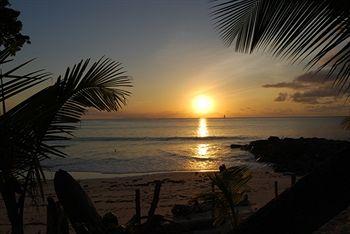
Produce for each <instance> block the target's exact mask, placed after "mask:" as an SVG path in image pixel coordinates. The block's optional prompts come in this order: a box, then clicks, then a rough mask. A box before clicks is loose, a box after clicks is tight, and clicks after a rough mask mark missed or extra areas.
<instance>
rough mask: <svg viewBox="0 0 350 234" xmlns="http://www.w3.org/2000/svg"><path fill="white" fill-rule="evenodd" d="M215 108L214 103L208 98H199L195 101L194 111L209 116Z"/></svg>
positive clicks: (202, 96)
mask: <svg viewBox="0 0 350 234" xmlns="http://www.w3.org/2000/svg"><path fill="white" fill-rule="evenodd" d="M212 108H213V101H212V99H211V98H210V97H208V96H204V95H201V96H197V97H195V98H194V100H193V109H194V111H195V112H196V113H197V114H208V113H209V112H210V111H211V110H212Z"/></svg>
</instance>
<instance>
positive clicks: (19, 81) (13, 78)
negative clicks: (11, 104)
mask: <svg viewBox="0 0 350 234" xmlns="http://www.w3.org/2000/svg"><path fill="white" fill-rule="evenodd" d="M10 55H11V51H10V49H4V50H2V51H0V65H2V64H5V63H7V62H10V61H12V60H11V59H8V58H9V56H10ZM33 60H34V59H32V60H29V61H27V62H25V63H23V64H21V65H18V66H16V67H14V68H12V69H10V70H9V71H6V72H1V73H0V81H1V86H0V102H3V101H5V100H6V99H8V98H10V97H12V96H14V95H16V94H18V93H20V92H22V91H24V90H27V89H29V88H31V87H33V86H35V85H37V84H40V83H42V82H44V81H45V80H47V79H48V78H50V73H47V72H43V71H44V70H37V71H34V72H30V73H27V74H25V75H18V74H16V72H18V70H20V69H21V68H23V67H24V66H26V65H28V64H29V63H30V62H32V61H33Z"/></svg>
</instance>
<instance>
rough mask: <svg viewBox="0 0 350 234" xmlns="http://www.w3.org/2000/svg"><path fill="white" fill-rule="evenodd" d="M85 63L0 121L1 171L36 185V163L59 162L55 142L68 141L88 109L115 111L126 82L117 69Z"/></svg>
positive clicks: (117, 65) (123, 99)
mask: <svg viewBox="0 0 350 234" xmlns="http://www.w3.org/2000/svg"><path fill="white" fill-rule="evenodd" d="M88 65H89V59H88V60H86V61H81V62H80V63H78V64H76V65H74V67H73V68H72V69H70V68H68V69H67V70H66V73H65V75H64V76H63V77H61V76H60V77H59V78H58V79H57V82H56V83H55V84H54V85H52V86H50V87H47V88H45V89H43V90H42V91H40V92H38V93H37V94H35V95H33V96H32V97H30V98H28V99H27V100H25V101H23V102H22V103H20V104H19V105H17V106H16V107H14V108H12V109H11V110H10V111H8V112H7V113H6V114H4V115H3V116H1V117H0V124H1V126H3V127H4V128H5V130H6V131H7V135H8V136H11V137H10V138H8V139H2V140H3V141H2V142H1V143H0V144H1V147H0V148H1V150H2V151H3V153H2V154H1V155H4V156H2V157H1V158H0V165H1V166H0V167H1V168H0V170H1V171H2V172H3V173H11V174H14V175H16V176H20V177H25V176H27V172H28V171H32V172H33V174H34V177H35V178H36V179H37V180H38V181H40V179H41V178H42V177H43V173H42V172H41V167H40V161H41V160H43V159H45V158H49V157H50V156H53V155H55V156H64V155H65V154H64V153H63V152H61V151H60V150H59V146H60V145H55V143H56V142H57V141H60V140H67V139H69V138H70V135H71V133H72V131H73V130H74V129H75V128H76V125H75V123H77V122H79V121H80V118H81V116H82V115H83V114H84V113H85V111H86V110H87V109H88V108H90V107H92V108H96V109H98V110H102V111H116V110H119V109H120V108H121V107H122V106H123V105H124V104H125V103H126V97H127V96H129V94H130V92H129V91H126V90H125V88H128V87H130V86H131V83H130V78H129V77H128V76H125V75H124V71H123V70H122V69H123V67H121V64H120V63H118V62H114V61H112V60H110V59H100V60H98V61H97V62H95V63H93V64H92V65H91V66H90V67H88Z"/></svg>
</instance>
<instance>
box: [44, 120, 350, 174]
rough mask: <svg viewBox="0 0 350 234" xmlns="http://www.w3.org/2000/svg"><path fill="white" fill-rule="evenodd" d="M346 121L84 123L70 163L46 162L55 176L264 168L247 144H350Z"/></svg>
mask: <svg viewBox="0 0 350 234" xmlns="http://www.w3.org/2000/svg"><path fill="white" fill-rule="evenodd" d="M342 120H343V118H341V117H317V118H316V117H291V118H223V119H205V118H201V119H117V120H84V121H82V122H81V125H80V126H79V128H78V129H77V130H76V131H75V132H74V135H75V136H74V137H73V139H72V140H71V141H69V142H66V143H65V144H67V147H65V148H64V149H63V152H65V153H66V154H67V157H66V158H55V157H53V158H52V159H50V160H46V161H44V162H43V165H44V167H45V168H47V169H48V170H51V171H55V170H57V169H64V170H67V171H70V172H90V173H91V172H92V173H103V174H108V173H111V174H114V175H115V174H119V175H128V174H129V175H131V174H135V173H136V174H137V173H157V172H174V171H210V170H216V169H217V168H218V166H219V165H221V164H223V163H224V164H226V165H227V166H231V165H242V164H249V165H250V166H259V165H261V164H259V163H257V162H256V160H255V158H254V157H253V156H252V155H251V154H250V153H248V152H245V151H241V150H239V149H231V148H230V144H247V143H249V142H250V141H253V140H257V139H266V138H267V137H269V136H278V137H282V138H283V137H323V138H328V139H342V140H348V139H349V136H350V132H349V131H345V130H343V129H342V127H341V122H342Z"/></svg>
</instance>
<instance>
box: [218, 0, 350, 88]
mask: <svg viewBox="0 0 350 234" xmlns="http://www.w3.org/2000/svg"><path fill="white" fill-rule="evenodd" d="M213 2H215V4H214V6H213V7H212V15H213V20H214V24H215V27H216V28H217V29H218V31H219V33H220V35H221V37H222V39H223V41H224V42H225V44H226V45H228V46H230V45H231V44H234V45H235V50H236V51H238V52H244V53H251V52H253V51H255V50H260V51H266V52H269V53H271V54H273V55H274V56H278V57H280V58H282V59H287V60H290V61H292V62H301V61H307V64H306V67H307V68H308V69H311V68H316V70H322V69H328V70H329V73H328V74H329V77H335V82H336V85H338V87H339V88H340V89H341V90H343V91H346V90H349V89H350V82H349V78H350V66H349V65H350V2H349V1H347V0H216V1H213Z"/></svg>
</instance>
